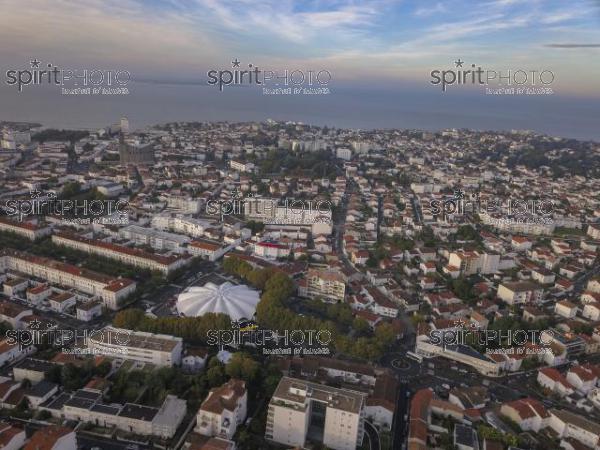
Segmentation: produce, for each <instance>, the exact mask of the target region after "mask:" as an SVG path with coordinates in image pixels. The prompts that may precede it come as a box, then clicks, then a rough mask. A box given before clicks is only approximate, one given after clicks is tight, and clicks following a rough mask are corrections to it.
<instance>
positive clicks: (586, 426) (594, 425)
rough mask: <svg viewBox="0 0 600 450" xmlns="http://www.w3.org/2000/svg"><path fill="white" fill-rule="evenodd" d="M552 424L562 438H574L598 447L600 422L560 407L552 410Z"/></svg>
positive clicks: (591, 446)
mask: <svg viewBox="0 0 600 450" xmlns="http://www.w3.org/2000/svg"><path fill="white" fill-rule="evenodd" d="M550 416H551V417H550V423H549V424H550V426H551V427H552V429H553V430H554V431H555V432H556V433H557V434H558V436H559V437H560V438H572V439H575V440H576V441H579V442H581V443H582V444H584V445H587V446H588V447H590V448H593V449H597V448H598V442H599V441H600V423H598V422H596V421H591V420H588V419H586V418H584V417H582V416H580V415H578V414H574V413H572V412H569V411H566V410H560V409H551V410H550Z"/></svg>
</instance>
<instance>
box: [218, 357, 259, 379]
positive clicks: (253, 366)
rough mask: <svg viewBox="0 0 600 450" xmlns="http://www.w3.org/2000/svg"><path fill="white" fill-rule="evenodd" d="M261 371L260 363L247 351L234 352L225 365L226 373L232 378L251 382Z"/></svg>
mask: <svg viewBox="0 0 600 450" xmlns="http://www.w3.org/2000/svg"><path fill="white" fill-rule="evenodd" d="M259 371H260V366H259V364H258V363H257V362H256V361H254V360H253V359H252V358H251V357H250V356H249V355H247V354H246V353H241V352H240V353H234V354H233V356H232V357H231V360H230V361H229V362H228V363H227V365H226V366H225V373H227V375H229V376H230V377H232V378H240V379H242V380H244V381H247V382H251V381H253V380H255V379H256V377H257V376H258V374H259Z"/></svg>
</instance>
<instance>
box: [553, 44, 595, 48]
mask: <svg viewBox="0 0 600 450" xmlns="http://www.w3.org/2000/svg"><path fill="white" fill-rule="evenodd" d="M544 47H549V48H600V44H546V45H544Z"/></svg>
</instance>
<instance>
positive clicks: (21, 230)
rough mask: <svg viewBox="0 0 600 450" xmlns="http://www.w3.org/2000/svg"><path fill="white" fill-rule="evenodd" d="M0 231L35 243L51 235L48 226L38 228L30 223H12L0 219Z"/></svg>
mask: <svg viewBox="0 0 600 450" xmlns="http://www.w3.org/2000/svg"><path fill="white" fill-rule="evenodd" d="M0 231H8V232H9V233H15V234H18V235H19V236H24V237H26V238H27V239H29V240H30V241H35V240H37V239H41V238H43V237H44V236H49V235H50V234H52V229H51V228H50V227H48V226H38V225H36V224H33V223H30V222H14V221H12V220H9V219H4V218H2V217H0Z"/></svg>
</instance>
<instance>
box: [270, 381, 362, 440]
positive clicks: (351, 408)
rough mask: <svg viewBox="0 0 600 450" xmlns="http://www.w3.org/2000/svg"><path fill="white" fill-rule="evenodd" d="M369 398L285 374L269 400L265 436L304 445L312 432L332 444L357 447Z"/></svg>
mask: <svg viewBox="0 0 600 450" xmlns="http://www.w3.org/2000/svg"><path fill="white" fill-rule="evenodd" d="M365 400H366V394H364V393H361V392H357V391H351V390H348V389H337V388H332V387H329V386H326V385H322V384H318V383H312V382H310V381H304V380H300V379H297V378H290V377H283V378H282V379H281V381H280V382H279V385H278V386H277V389H276V390H275V393H274V394H273V397H272V398H271V402H270V403H269V411H268V415H267V427H266V432H265V437H266V439H268V440H270V441H273V442H277V443H279V444H283V445H287V446H294V447H295V446H299V447H304V446H305V445H306V442H307V437H308V435H309V434H310V435H311V436H322V443H323V445H324V446H326V447H328V448H331V449H334V450H354V449H355V448H356V447H357V446H359V445H361V444H362V441H363V436H364V416H365V411H364V408H365Z"/></svg>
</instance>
